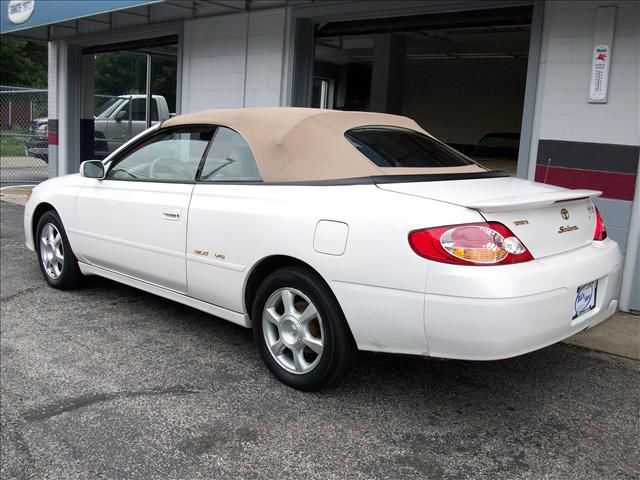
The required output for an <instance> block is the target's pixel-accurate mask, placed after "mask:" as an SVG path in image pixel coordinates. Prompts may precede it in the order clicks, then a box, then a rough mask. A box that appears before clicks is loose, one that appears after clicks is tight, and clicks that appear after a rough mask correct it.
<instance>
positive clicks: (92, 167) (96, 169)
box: [80, 160, 104, 180]
mask: <svg viewBox="0 0 640 480" xmlns="http://www.w3.org/2000/svg"><path fill="white" fill-rule="evenodd" d="M80 175H81V176H83V177H84V178H97V179H98V180H102V179H103V178H104V164H103V163H102V162H101V161H100V160H87V161H86V162H82V163H81V164H80Z"/></svg>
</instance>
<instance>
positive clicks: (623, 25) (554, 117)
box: [536, 1, 640, 145]
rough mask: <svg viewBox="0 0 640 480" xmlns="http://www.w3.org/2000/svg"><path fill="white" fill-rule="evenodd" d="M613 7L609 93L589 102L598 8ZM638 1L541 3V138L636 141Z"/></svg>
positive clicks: (639, 51) (639, 50)
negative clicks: (543, 68)
mask: <svg viewBox="0 0 640 480" xmlns="http://www.w3.org/2000/svg"><path fill="white" fill-rule="evenodd" d="M606 6H615V7H616V18H615V30H614V39H613V51H612V55H611V62H612V63H611V70H610V76H609V96H608V102H607V103H606V104H590V103H587V96H588V90H589V79H590V75H591V56H592V51H593V48H594V46H595V39H594V35H595V30H596V24H595V23H596V14H597V9H598V7H606ZM639 30H640V3H638V2H636V1H599V2H592V1H553V2H546V3H545V14H544V26H543V46H542V58H541V62H542V63H543V64H544V65H545V66H546V72H545V75H544V76H543V77H542V78H541V79H540V80H541V81H540V84H539V92H538V93H539V94H541V96H542V102H541V105H540V111H539V112H536V113H537V115H538V116H539V117H540V118H539V120H540V130H539V137H540V138H545V139H556V140H571V141H580V142H595V143H613V144H621V145H638V132H639V124H638V122H639V112H638V105H639V95H640V88H639V83H638V62H639V61H640V37H639V35H640V33H639Z"/></svg>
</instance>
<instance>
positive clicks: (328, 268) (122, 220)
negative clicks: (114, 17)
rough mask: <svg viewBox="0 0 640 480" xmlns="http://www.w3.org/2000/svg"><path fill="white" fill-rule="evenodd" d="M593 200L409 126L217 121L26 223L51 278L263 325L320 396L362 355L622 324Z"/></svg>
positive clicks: (68, 186)
mask: <svg viewBox="0 0 640 480" xmlns="http://www.w3.org/2000/svg"><path fill="white" fill-rule="evenodd" d="M597 195H599V192H597V191H592V190H568V189H564V188H560V187H555V186H551V185H544V184H540V183H535V182H530V181H525V180H521V179H517V178H513V177H511V176H509V175H507V174H505V173H502V172H495V171H489V170H487V169H485V168H483V167H481V166H480V165H478V164H477V163H476V162H474V161H473V160H471V159H469V158H468V157H465V156H463V155H462V154H460V153H458V152H456V151H455V150H453V149H451V148H449V147H447V146H446V145H444V144H443V143H441V142H439V141H438V140H436V139H435V138H433V137H432V136H430V135H429V134H428V133H427V132H425V131H424V130H423V129H422V128H420V126H419V125H418V124H416V123H415V122H414V121H412V120H411V119H409V118H406V117H400V116H394V115H387V114H379V113H363V112H338V111H332V110H316V109H297V108H263V109H237V110H210V111H206V112H202V113H195V114H189V115H183V116H180V117H175V118H172V119H170V120H166V121H164V122H162V123H161V124H159V125H157V126H155V127H152V128H151V129H149V130H147V131H146V132H144V133H142V134H141V135H139V136H137V137H136V138H134V139H132V140H131V141H129V142H128V143H126V144H125V145H124V146H122V147H121V148H119V149H118V150H116V151H115V152H113V153H112V154H111V155H110V156H109V157H108V158H107V159H105V160H104V161H88V162H84V163H83V164H82V165H81V171H80V174H75V175H68V176H64V177H59V178H55V179H51V180H48V181H46V182H43V183H41V184H40V185H38V186H37V187H36V188H35V189H34V190H33V195H32V196H31V198H30V199H29V201H28V202H27V205H26V208H25V214H24V229H25V235H26V239H27V240H26V241H27V246H28V247H29V248H30V249H32V250H35V251H36V252H37V256H38V261H39V265H40V268H41V270H42V273H43V276H44V278H45V280H46V281H47V282H48V283H49V284H50V285H51V286H52V287H55V288H60V289H67V288H71V287H74V286H76V285H77V284H78V283H79V282H80V281H81V279H82V276H83V275H100V276H104V277H107V278H110V279H113V280H115V281H118V282H122V283H124V284H127V285H131V286H134V287H136V288H140V289H142V290H146V291H148V292H152V293H155V294H157V295H160V296H163V297H166V298H169V299H172V300H175V301H178V302H181V303H184V304H186V305H189V306H192V307H194V308H198V309H201V310H203V311H205V312H209V313H211V314H213V315H216V316H218V317H221V318H223V319H226V320H229V321H231V322H234V323H237V324H239V325H242V326H244V327H247V328H253V332H254V338H255V341H256V344H257V348H258V350H259V352H260V354H261V356H262V358H263V360H264V362H265V363H266V365H267V366H268V368H269V369H270V370H271V371H272V372H273V374H274V375H275V376H276V377H277V378H279V379H280V380H281V381H283V382H284V383H286V384H287V385H290V386H292V387H295V388H299V389H303V390H313V389H319V388H322V387H325V386H327V385H330V384H332V383H334V382H335V381H337V380H338V379H339V378H341V377H342V376H343V375H344V374H345V372H346V371H347V369H348V367H349V365H350V363H351V360H352V359H353V357H354V354H355V352H356V351H357V350H358V349H360V350H370V351H378V352H389V353H403V354H412V355H423V356H435V357H446V358H457V359H466V360H492V359H501V358H507V357H512V356H516V355H521V354H523V353H526V352H530V351H532V350H536V349H539V348H542V347H545V346H547V345H550V344H552V343H555V342H558V341H560V340H562V339H564V338H566V337H568V336H570V335H573V334H575V333H577V332H579V331H581V330H584V329H586V328H590V327H592V326H594V325H597V324H598V323H600V322H602V321H604V320H605V319H607V318H608V317H610V316H611V315H612V314H613V313H614V312H615V311H616V307H617V300H616V295H617V288H618V282H619V277H620V266H621V254H620V250H619V248H618V245H617V244H616V243H615V242H614V241H612V240H610V239H609V238H607V234H606V229H605V226H604V222H603V221H602V218H601V217H600V215H599V213H598V211H597V210H596V208H595V206H594V204H593V201H592V199H593V198H594V197H595V196H597Z"/></svg>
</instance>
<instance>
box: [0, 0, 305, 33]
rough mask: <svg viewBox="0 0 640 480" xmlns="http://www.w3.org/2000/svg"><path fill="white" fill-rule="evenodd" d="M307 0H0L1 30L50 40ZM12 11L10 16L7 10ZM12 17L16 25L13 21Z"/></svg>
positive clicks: (288, 4) (280, 5)
mask: <svg viewBox="0 0 640 480" xmlns="http://www.w3.org/2000/svg"><path fill="white" fill-rule="evenodd" d="M311 1H312V0H259V1H253V0H84V1H82V2H80V1H78V0H55V1H52V0H0V8H1V13H2V15H0V16H1V17H2V31H1V33H2V34H7V35H11V36H16V37H22V38H26V39H30V40H45V41H49V40H56V39H61V38H65V37H72V36H75V35H82V34H87V33H98V32H108V31H111V30H118V29H122V28H129V27H131V26H142V25H151V24H158V23H163V22H170V21H176V20H186V19H191V18H198V17H210V16H217V15H227V14H233V13H241V12H249V11H255V10H265V9H269V8H278V7H285V6H291V5H300V4H305V3H311ZM10 9H11V10H10ZM18 10H20V11H18ZM10 11H11V12H12V14H9V12H10ZM27 15H28V16H27ZM24 17H27V18H24ZM10 18H13V20H17V21H18V22H19V23H14V22H12V21H11V20H10Z"/></svg>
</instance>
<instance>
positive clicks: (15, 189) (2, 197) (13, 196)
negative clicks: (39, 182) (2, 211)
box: [0, 185, 35, 207]
mask: <svg viewBox="0 0 640 480" xmlns="http://www.w3.org/2000/svg"><path fill="white" fill-rule="evenodd" d="M33 187H35V185H11V186H8V187H2V188H0V201H3V202H6V203H11V204H13V205H21V206H23V207H24V205H25V204H26V203H27V198H28V197H29V194H30V193H31V190H33Z"/></svg>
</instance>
